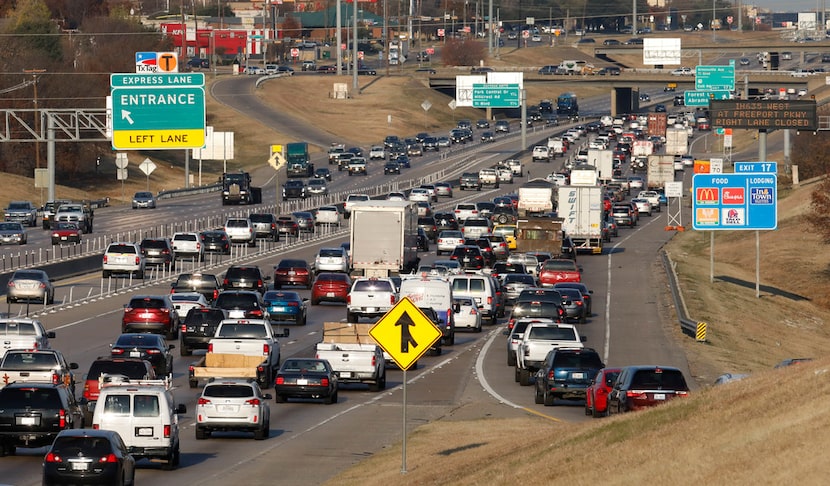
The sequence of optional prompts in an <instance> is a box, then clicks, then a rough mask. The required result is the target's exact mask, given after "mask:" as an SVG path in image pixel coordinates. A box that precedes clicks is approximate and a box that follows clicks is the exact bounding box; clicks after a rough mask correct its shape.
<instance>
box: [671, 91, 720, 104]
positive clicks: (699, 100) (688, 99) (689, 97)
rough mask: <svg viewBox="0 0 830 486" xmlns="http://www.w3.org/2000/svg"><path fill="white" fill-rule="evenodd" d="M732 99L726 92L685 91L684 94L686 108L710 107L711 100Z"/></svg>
mask: <svg viewBox="0 0 830 486" xmlns="http://www.w3.org/2000/svg"><path fill="white" fill-rule="evenodd" d="M730 98H731V93H730V92H729V91H724V90H716V91H691V90H688V91H685V92H684V93H683V103H684V104H685V105H686V106H709V102H710V101H711V100H728V99H730Z"/></svg>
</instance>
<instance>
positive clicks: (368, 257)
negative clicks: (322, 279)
mask: <svg viewBox="0 0 830 486" xmlns="http://www.w3.org/2000/svg"><path fill="white" fill-rule="evenodd" d="M349 221H350V228H351V235H350V238H349V243H350V245H351V246H350V248H351V252H352V268H353V270H354V275H355V276H364V277H389V276H395V275H400V274H403V273H411V272H412V271H413V270H414V269H416V268H418V262H419V259H418V210H417V207H416V206H415V204H414V203H412V202H410V201H379V200H378V201H376V200H370V201H362V202H358V203H355V204H354V205H352V206H351V218H350V219H349Z"/></svg>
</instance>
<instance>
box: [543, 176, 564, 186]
mask: <svg viewBox="0 0 830 486" xmlns="http://www.w3.org/2000/svg"><path fill="white" fill-rule="evenodd" d="M545 179H547V181H548V182H552V183H554V184H556V185H557V186H566V185H568V176H566V175H565V174H556V173H553V174H548V176H547V177H545Z"/></svg>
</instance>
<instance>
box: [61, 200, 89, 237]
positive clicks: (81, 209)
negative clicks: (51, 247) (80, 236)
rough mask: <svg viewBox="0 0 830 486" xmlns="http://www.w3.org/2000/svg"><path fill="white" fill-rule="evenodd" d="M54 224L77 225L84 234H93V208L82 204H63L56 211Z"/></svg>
mask: <svg viewBox="0 0 830 486" xmlns="http://www.w3.org/2000/svg"><path fill="white" fill-rule="evenodd" d="M52 220H53V222H55V223H58V222H66V223H77V224H78V226H79V227H80V228H81V231H83V232H84V233H92V222H93V213H92V208H91V207H89V206H87V205H85V204H81V203H66V204H61V205H60V207H58V209H57V211H55V215H54V216H53V218H52Z"/></svg>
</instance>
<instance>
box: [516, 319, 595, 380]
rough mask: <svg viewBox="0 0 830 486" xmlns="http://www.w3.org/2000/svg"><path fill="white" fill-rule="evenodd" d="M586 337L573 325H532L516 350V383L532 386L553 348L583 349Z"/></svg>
mask: <svg viewBox="0 0 830 486" xmlns="http://www.w3.org/2000/svg"><path fill="white" fill-rule="evenodd" d="M584 341H585V338H584V337H580V335H579V332H578V331H577V330H576V327H574V326H573V325H572V324H541V323H540V324H535V323H534V324H530V325H528V326H527V328H526V329H525V333H524V336H522V340H521V341H520V342H519V345H518V346H517V348H516V381H518V382H519V384H520V385H522V386H528V385H530V377H531V376H533V374H534V373H536V371H538V370H539V368H540V367H541V366H542V365H543V364H544V363H545V357H546V356H547V355H548V351H550V350H551V349H553V348H561V347H568V348H581V347H583V344H582V343H583V342H584Z"/></svg>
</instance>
